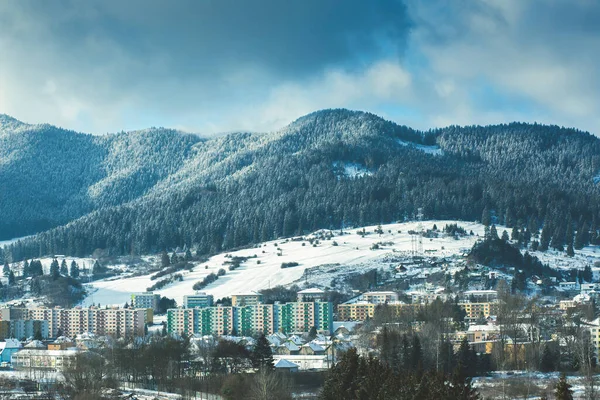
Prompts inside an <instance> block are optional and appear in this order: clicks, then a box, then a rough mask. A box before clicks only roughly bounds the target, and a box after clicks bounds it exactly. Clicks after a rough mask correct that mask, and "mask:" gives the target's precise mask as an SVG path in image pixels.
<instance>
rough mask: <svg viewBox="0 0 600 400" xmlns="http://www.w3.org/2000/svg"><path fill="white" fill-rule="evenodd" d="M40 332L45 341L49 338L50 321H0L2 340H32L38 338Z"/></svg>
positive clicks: (0, 336)
mask: <svg viewBox="0 0 600 400" xmlns="http://www.w3.org/2000/svg"><path fill="white" fill-rule="evenodd" d="M38 332H39V334H40V336H41V337H42V338H43V339H46V338H48V321H40V320H32V319H14V320H11V321H0V340H5V339H8V338H14V339H23V338H30V337H34V336H36V334H37V333H38Z"/></svg>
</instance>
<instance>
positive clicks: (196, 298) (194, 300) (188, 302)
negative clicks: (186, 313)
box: [183, 292, 214, 308]
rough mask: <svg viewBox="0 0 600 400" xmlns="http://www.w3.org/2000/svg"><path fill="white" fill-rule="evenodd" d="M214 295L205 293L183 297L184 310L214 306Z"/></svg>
mask: <svg viewBox="0 0 600 400" xmlns="http://www.w3.org/2000/svg"><path fill="white" fill-rule="evenodd" d="M213 300H214V298H213V295H212V294H206V293H204V292H196V294H191V295H185V296H183V307H184V308H204V307H212V306H213Z"/></svg>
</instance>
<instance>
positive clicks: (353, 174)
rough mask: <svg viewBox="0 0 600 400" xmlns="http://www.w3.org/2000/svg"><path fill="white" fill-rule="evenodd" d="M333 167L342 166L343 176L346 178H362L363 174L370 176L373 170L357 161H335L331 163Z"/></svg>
mask: <svg viewBox="0 0 600 400" xmlns="http://www.w3.org/2000/svg"><path fill="white" fill-rule="evenodd" d="M333 167H334V168H337V167H343V168H344V176H346V177H347V178H362V177H363V176H371V175H373V172H372V171H370V170H369V169H368V168H367V167H365V166H364V165H361V164H358V163H346V162H341V161H335V162H334V163H333Z"/></svg>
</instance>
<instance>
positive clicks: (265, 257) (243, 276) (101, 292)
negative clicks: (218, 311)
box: [84, 221, 484, 305]
mask: <svg viewBox="0 0 600 400" xmlns="http://www.w3.org/2000/svg"><path fill="white" fill-rule="evenodd" d="M451 223H458V224H459V225H460V226H462V227H464V228H465V229H466V230H467V232H469V231H471V230H472V231H473V232H474V233H475V235H474V236H467V237H465V238H463V239H461V240H455V239H454V238H451V237H440V238H437V239H432V240H430V239H427V238H423V250H424V253H425V254H427V255H429V256H438V257H444V256H452V255H456V254H463V253H465V252H468V251H469V249H470V248H471V247H472V246H473V244H474V243H475V241H476V240H477V239H478V238H479V237H481V236H482V235H483V231H484V228H483V225H481V224H477V223H472V222H458V221H425V222H423V223H422V225H423V228H424V229H431V228H432V227H433V224H436V225H437V227H438V228H439V229H443V228H444V226H445V225H446V224H451ZM417 225H418V223H417V222H408V223H401V224H390V225H383V226H382V228H383V231H384V233H383V234H381V235H379V234H376V233H373V231H374V230H375V229H376V226H370V227H366V228H365V230H366V231H367V232H368V233H369V234H368V235H366V236H364V237H362V236H361V235H358V234H357V231H359V230H361V231H362V228H360V229H351V230H348V231H346V234H344V235H339V231H333V234H334V237H333V238H332V239H331V240H321V241H320V242H319V244H318V245H316V247H313V246H312V245H311V244H310V243H309V242H308V240H305V241H291V240H288V241H286V240H276V241H271V242H267V243H263V244H261V245H260V247H256V248H250V249H244V250H239V251H236V252H231V253H223V254H219V255H216V256H214V257H212V258H210V259H209V260H208V261H207V262H205V263H202V264H198V265H196V266H195V267H194V270H193V271H192V272H188V271H180V272H179V273H181V274H182V275H183V278H184V279H183V281H182V282H175V283H172V284H170V285H168V286H166V287H164V288H163V289H161V290H157V291H155V292H156V293H159V294H160V295H162V296H167V297H170V298H173V299H175V300H176V301H177V303H178V304H182V301H183V296H184V295H186V294H193V293H194V290H193V289H192V286H193V285H194V283H196V282H198V281H200V280H202V279H203V278H204V277H205V276H206V275H208V274H210V273H216V272H217V271H218V270H219V269H220V268H224V269H225V270H227V266H226V265H223V263H224V262H225V261H228V260H229V259H228V258H226V255H231V256H238V257H253V256H255V255H256V258H249V259H248V260H247V261H246V262H244V263H243V264H242V265H241V267H240V268H238V269H236V270H234V271H229V270H227V273H226V275H224V276H221V277H220V278H219V279H218V280H217V281H216V282H214V283H212V284H210V285H208V286H207V287H206V288H205V289H204V290H203V291H205V292H207V293H210V294H212V295H213V296H214V297H215V299H219V298H222V297H226V296H231V295H232V294H238V293H245V292H248V291H253V290H254V291H255V290H260V289H265V288H269V287H273V286H277V285H289V284H291V283H293V282H295V281H297V280H299V279H300V278H301V277H302V276H303V273H304V271H305V270H306V269H307V268H312V267H316V266H320V265H324V264H340V266H338V267H336V268H337V269H338V271H337V275H342V274H344V273H349V272H360V271H361V270H363V271H366V270H368V269H371V268H373V264H379V263H381V262H383V261H384V260H385V259H386V258H389V256H390V255H409V254H410V251H411V248H412V247H411V246H412V245H411V236H410V235H409V234H408V231H409V230H415V229H417ZM398 231H400V232H401V233H398ZM321 232H323V231H321ZM478 235H479V236H478ZM314 236H318V233H316V234H313V235H309V236H306V237H305V238H306V239H308V238H310V237H314ZM334 241H335V242H336V243H337V246H335V245H334V244H333V242H334ZM303 243H304V246H303V245H302V244H303ZM375 243H384V244H383V245H380V247H381V248H380V249H379V250H371V247H372V246H373V245H374V244H375ZM278 249H281V250H278ZM278 254H281V255H278ZM258 262H260V263H258ZM286 262H297V263H299V264H300V265H298V266H297V267H292V268H286V269H282V268H281V264H282V263H286ZM388 264H389V262H388ZM150 276H151V275H143V276H137V277H131V278H110V279H109V280H104V281H96V282H93V283H92V284H90V285H89V287H88V288H89V291H90V295H89V296H88V297H87V298H86V299H85V300H84V304H85V305H90V304H92V303H96V304H97V303H100V304H102V305H105V304H124V303H125V302H126V301H128V300H129V299H130V294H131V293H132V292H138V291H144V290H145V289H146V288H147V287H149V286H151V285H152V284H153V283H155V282H156V281H152V280H151V279H150ZM311 281H314V279H311ZM323 284H325V285H326V284H327V282H323Z"/></svg>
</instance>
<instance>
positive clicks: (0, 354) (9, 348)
mask: <svg viewBox="0 0 600 400" xmlns="http://www.w3.org/2000/svg"><path fill="white" fill-rule="evenodd" d="M22 348H23V345H22V344H21V342H19V341H18V340H17V339H6V340H5V341H3V342H0V362H8V363H9V362H10V361H11V358H12V355H13V354H14V353H16V352H17V351H19V350H21V349H22Z"/></svg>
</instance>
